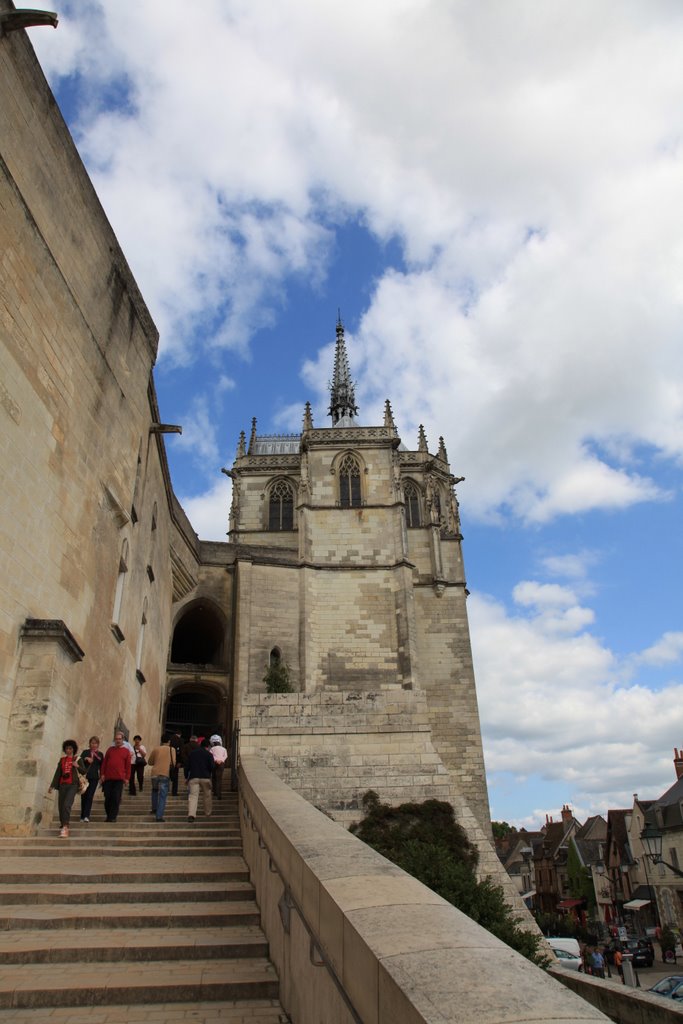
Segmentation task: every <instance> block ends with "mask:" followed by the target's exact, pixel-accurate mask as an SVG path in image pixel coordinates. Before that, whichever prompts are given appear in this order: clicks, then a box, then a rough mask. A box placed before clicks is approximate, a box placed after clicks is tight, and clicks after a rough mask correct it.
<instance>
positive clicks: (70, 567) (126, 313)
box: [0, 33, 175, 828]
mask: <svg viewBox="0 0 683 1024" xmlns="http://www.w3.org/2000/svg"><path fill="white" fill-rule="evenodd" d="M0 94H1V95H2V97H3V99H2V103H1V104H0V152H1V154H2V156H1V159H0V210H1V211H2V216H1V217H0V266H1V269H0V274H1V277H2V291H1V298H2V304H1V306H0V335H1V344H0V380H1V381H2V384H1V385H0V421H1V428H0V436H1V437H2V444H1V445H0V478H1V479H2V480H3V486H2V493H1V495H0V503H1V506H0V511H1V514H2V522H3V529H2V533H1V534H0V561H1V566H2V567H1V569H0V580H1V581H2V582H1V583H0V586H1V587H2V601H1V606H2V611H1V613H0V770H1V771H2V776H3V780H4V781H3V786H2V793H1V795H0V822H3V821H4V822H5V823H9V824H11V826H12V827H15V828H31V827H33V825H34V824H35V822H37V821H39V820H40V817H41V814H42V812H43V799H44V793H45V790H46V789H47V784H48V781H49V777H50V776H51V774H52V771H54V766H55V764H56V761H57V757H58V754H59V752H60V749H61V743H62V740H63V739H64V738H65V737H67V736H69V737H73V738H75V739H77V740H78V742H79V743H80V744H82V743H84V742H86V741H87V738H88V736H89V735H91V734H92V733H98V734H100V735H101V736H102V738H103V741H104V742H108V741H109V739H110V737H111V734H112V731H113V728H114V725H115V723H116V722H117V720H118V719H122V720H123V721H124V722H126V724H127V725H129V726H130V727H131V728H133V729H135V730H137V731H140V732H142V733H151V732H152V731H153V732H154V733H156V731H157V730H158V724H159V707H160V701H161V695H162V691H163V686H164V684H165V663H166V653H167V652H166V645H165V643H164V642H162V643H161V644H160V645H158V646H155V643H154V638H166V637H168V635H169V628H170V614H171V593H172V581H171V570H170V563H169V558H168V551H169V548H170V546H171V535H172V534H173V533H174V532H175V531H174V527H173V524H172V521H171V518H170V516H169V509H168V494H167V488H166V480H165V475H164V473H165V462H164V459H163V452H162V451H161V450H160V448H159V446H158V441H157V437H156V436H155V435H153V434H150V424H151V422H152V418H153V416H152V408H153V405H154V399H153V392H150V391H149V381H150V371H151V368H152V364H153V362H154V357H155V353H156V344H157V334H156V330H155V328H154V325H153V323H152V321H151V319H150V317H149V314H148V312H147V309H146V307H145V305H144V303H143V301H142V299H141V297H140V295H139V293H138V290H137V287H136V285H135V282H134V281H133V278H132V276H131V274H130V271H129V269H128V267H127V264H126V262H125V259H124V257H123V255H122V253H121V251H120V248H119V246H118V243H117V241H116V238H115V236H114V234H113V232H112V230H111V228H110V226H109V224H108V222H107V220H106V217H105V216H104V213H103V211H102V209H101V206H100V204H99V201H98V200H97V197H96V195H95V192H94V190H93V188H92V185H91V184H90V181H89V179H88V177H87V175H86V173H85V170H84V168H83V166H82V164H81V161H80V158H79V157H78V154H77V152H76V150H75V147H74V146H73V143H72V141H71V139H70V136H69V134H68V131H67V130H66V127H65V125H64V123H63V121H62V119H61V117H60V115H59V112H58V111H57V109H56V107H55V103H54V99H53V97H52V95H51V93H50V91H49V89H48V87H47V85H46V83H45V81H44V79H43V77H42V73H41V72H40V69H39V67H38V65H37V62H36V60H35V56H34V54H33V51H32V49H31V47H30V45H29V43H28V41H27V39H26V37H25V35H24V33H12V34H11V35H10V36H8V37H6V38H5V39H3V40H2V46H0ZM57 196H58V197H59V201H58V202H57V201H56V200H55V197H57ZM136 519H137V521H135V520H136ZM153 526H154V528H153ZM122 563H125V566H124V567H125V572H124V574H123V575H124V580H123V592H122V595H121V600H120V602H119V609H118V611H117V613H116V616H115V615H114V605H115V597H116V588H117V580H118V578H119V575H120V574H121V570H122ZM143 616H144V618H146V623H145V626H144V633H145V637H146V640H145V645H144V647H143V650H142V660H141V663H140V666H138V664H137V661H138V658H137V655H138V649H139V641H140V633H141V629H142V626H143V621H142V620H143ZM114 617H116V619H117V622H116V625H117V629H118V632H117V633H115V632H114V631H112V628H111V626H112V618H114ZM27 620H31V622H32V623H33V625H31V627H30V628H27V626H26V624H27ZM46 623H48V624H50V623H51V624H52V626H46ZM138 667H139V668H140V670H141V674H142V675H143V676H144V682H143V681H141V680H140V678H139V677H138V674H137V671H136V670H137V669H138Z"/></svg>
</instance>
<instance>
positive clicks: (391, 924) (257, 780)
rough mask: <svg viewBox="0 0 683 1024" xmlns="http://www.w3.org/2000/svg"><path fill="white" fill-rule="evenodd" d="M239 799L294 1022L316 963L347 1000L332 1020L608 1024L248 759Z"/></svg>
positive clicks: (316, 978) (247, 851) (330, 993)
mask: <svg viewBox="0 0 683 1024" xmlns="http://www.w3.org/2000/svg"><path fill="white" fill-rule="evenodd" d="M240 796H241V804H242V806H241V824H242V830H243V837H244V855H245V858H246V859H247V862H248V864H249V867H250V871H251V877H252V879H253V880H254V884H255V886H256V889H257V896H258V902H259V905H260V907H261V911H262V920H263V925H264V930H265V931H266V935H267V937H268V939H269V941H270V944H271V956H272V958H273V960H274V962H275V963H276V966H277V968H278V971H279V974H280V982H281V992H282V993H283V994H286V1003H285V998H282V1001H283V1005H285V1008H286V1009H287V1010H288V1011H289V1012H290V1013H291V1014H292V1016H293V1017H294V1019H297V1020H302V1021H303V1020H309V1019H310V1020H312V1019H314V1018H313V1017H309V1016H308V1014H307V1013H306V1011H307V1010H310V1009H313V1008H312V1007H309V1006H308V1005H307V1003H308V994H309V992H310V991H313V990H314V989H315V991H316V995H317V997H318V998H320V995H321V991H320V987H321V985H322V984H323V982H322V981H321V975H322V972H321V966H322V965H324V967H325V969H326V970H325V972H324V973H325V976H326V977H327V978H328V979H329V985H328V989H327V992H326V997H327V998H329V999H330V1000H334V999H335V998H336V997H337V993H338V992H339V991H340V990H341V992H342V993H343V996H344V1000H345V1001H346V1000H348V1003H347V1004H346V1015H344V1014H343V1013H342V1012H341V1011H342V1007H339V1010H340V1013H339V1016H335V1015H334V1014H333V1013H332V1012H330V1019H334V1020H335V1021H337V1020H339V1021H349V1022H350V1021H351V1020H354V1019H355V1020H358V1019H361V1020H362V1021H363V1022H364V1024H395V1022H396V1021H398V1020H400V1021H403V1022H405V1024H437V1022H438V1024H456V1022H457V1024H461V1022H463V1021H467V1022H468V1024H512V1022H515V1024H530V1022H532V1021H533V1022H536V1024H543V1022H546V1024H549V1022H551V1021H557V1020H562V1021H563V1024H579V1022H584V1021H606V1020H607V1019H608V1018H606V1017H605V1016H604V1015H603V1014H602V1013H600V1012H599V1011H598V1010H596V1009H595V1008H594V1007H592V1006H590V1005H589V1004H588V1003H586V1002H585V1001H584V1000H583V999H581V998H579V997H577V996H576V995H574V994H573V993H569V992H567V991H566V990H563V989H562V987H561V986H560V985H558V984H557V982H556V981H555V980H554V979H553V978H552V977H550V976H549V975H548V974H546V973H545V972H544V971H541V970H540V969H539V968H537V967H534V966H533V964H530V963H529V962H528V961H527V960H525V959H524V958H523V957H522V956H520V955H519V954H518V953H515V952H514V950H512V949H510V947H508V946H506V945H505V944H504V943H502V942H500V940H498V939H496V938H495V937H494V936H493V935H491V934H490V933H489V932H487V931H485V930H484V929H483V928H480V927H479V926H478V925H477V924H475V923H474V922H473V921H471V920H470V919H469V918H467V917H466V916H465V915H464V914H462V913H461V912H460V911H458V910H456V908H455V907H453V906H452V905H451V904H449V903H447V902H446V901H445V900H443V899H442V898H441V897H440V896H437V895H436V894H435V893H433V892H432V891H431V890H430V889H428V888H427V887H426V886H423V885H422V884H421V883H420V882H418V881H417V880H416V879H414V878H411V877H410V876H409V875H407V874H406V873H405V872H403V871H401V869H400V868H398V867H396V865H394V864H391V863H390V862H389V861H387V860H386V859H385V858H384V857H381V856H380V855H379V854H378V853H376V852H375V851H374V850H371V849H370V847H368V846H366V845H365V844H364V843H362V842H361V841H360V840H359V839H357V838H356V837H355V836H353V835H351V834H350V833H348V832H345V831H344V830H343V829H342V828H340V826H339V825H338V824H336V823H335V822H333V821H331V820H330V819H329V818H327V817H326V816H325V815H324V814H322V813H321V812H320V811H318V810H317V809H316V808H315V807H313V806H311V804H309V803H307V802H306V800H304V799H303V798H302V797H300V796H299V795H298V794H297V793H295V792H294V791H293V790H292V789H290V788H289V787H288V786H287V785H286V784H285V783H284V782H282V780H281V779H279V778H278V777H277V776H276V775H275V774H274V773H273V772H271V771H270V770H269V769H268V768H266V766H265V764H264V763H263V761H262V760H261V759H260V758H258V757H256V756H253V755H244V756H243V757H242V762H241V767H240ZM298 922H300V924H301V926H299V924H298ZM299 946H301V948H299ZM309 950H313V951H315V953H316V956H315V965H314V966H310V965H311V961H312V960H313V957H312V956H310V955H309ZM318 965H320V966H318ZM316 972H317V973H316ZM349 1004H350V1006H351V1007H352V1008H353V1011H352V1012H351V1013H349V1012H348V1005H349ZM354 1013H355V1017H354V1015H353V1014H354Z"/></svg>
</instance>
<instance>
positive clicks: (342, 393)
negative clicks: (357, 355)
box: [329, 313, 358, 427]
mask: <svg viewBox="0 0 683 1024" xmlns="http://www.w3.org/2000/svg"><path fill="white" fill-rule="evenodd" d="M329 414H330V416H331V417H332V426H333V427H336V426H337V424H339V425H340V426H342V427H350V426H353V417H354V416H357V415H358V408H357V406H356V394H355V390H354V386H353V381H352V380H351V371H350V370H349V360H348V356H347V355H346V342H345V341H344V325H343V324H342V322H341V313H340V314H338V315H337V346H336V348H335V351H334V376H333V378H332V383H331V384H330V408H329Z"/></svg>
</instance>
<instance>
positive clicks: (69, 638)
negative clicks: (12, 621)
mask: <svg viewBox="0 0 683 1024" xmlns="http://www.w3.org/2000/svg"><path fill="white" fill-rule="evenodd" d="M21 639H22V641H24V642H26V641H27V640H39V641H45V640H52V641H54V642H56V643H58V644H59V645H60V647H61V648H62V649H63V650H64V651H65V652H66V654H68V655H69V657H70V658H71V660H72V661H83V659H84V658H85V651H84V650H83V648H82V647H81V646H80V644H79V643H78V641H77V640H76V638H75V637H74V635H73V633H72V632H71V630H70V629H69V628H68V626H67V625H66V623H65V622H62V620H61V619H26V621H25V622H24V625H23V626H22V627H21Z"/></svg>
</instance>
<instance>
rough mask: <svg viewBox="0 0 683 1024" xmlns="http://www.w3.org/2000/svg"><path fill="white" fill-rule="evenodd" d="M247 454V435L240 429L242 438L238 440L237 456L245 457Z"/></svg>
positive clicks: (239, 457)
mask: <svg viewBox="0 0 683 1024" xmlns="http://www.w3.org/2000/svg"><path fill="white" fill-rule="evenodd" d="M246 454H247V435H246V434H245V433H244V431H243V430H240V439H239V441H238V442H237V458H238V459H243V458H244V456H245V455H246Z"/></svg>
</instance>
